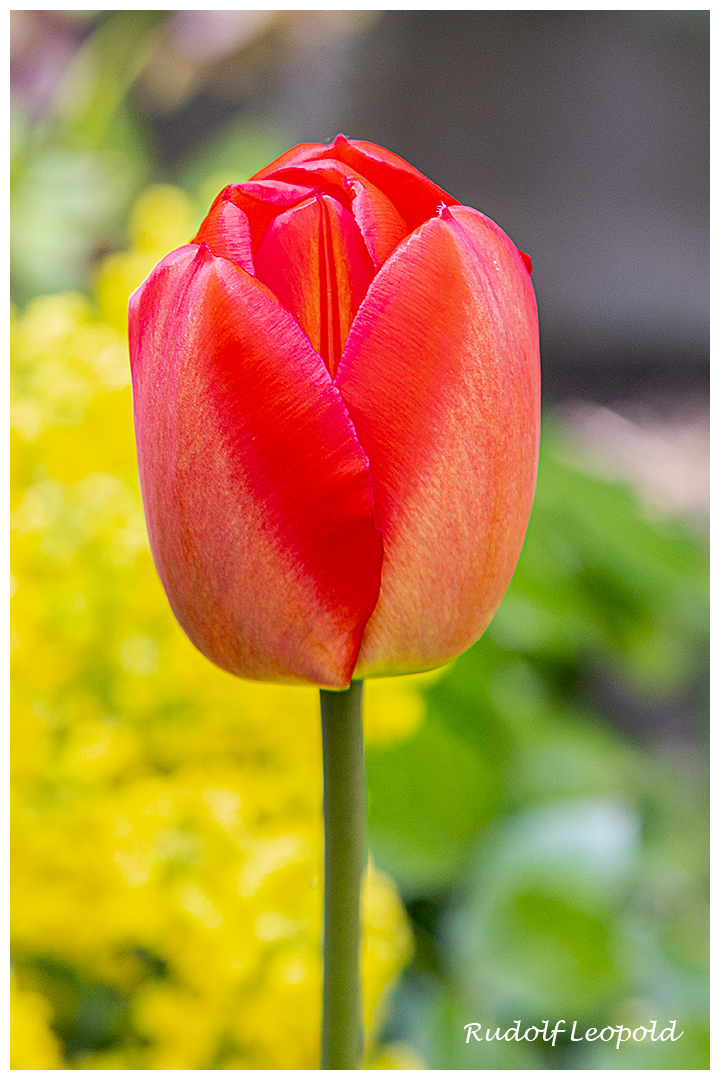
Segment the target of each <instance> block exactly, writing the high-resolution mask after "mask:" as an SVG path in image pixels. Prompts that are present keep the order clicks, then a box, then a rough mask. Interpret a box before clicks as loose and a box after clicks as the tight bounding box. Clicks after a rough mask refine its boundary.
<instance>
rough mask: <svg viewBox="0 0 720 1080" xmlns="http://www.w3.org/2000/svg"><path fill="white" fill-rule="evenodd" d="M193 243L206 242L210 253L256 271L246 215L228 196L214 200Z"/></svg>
mask: <svg viewBox="0 0 720 1080" xmlns="http://www.w3.org/2000/svg"><path fill="white" fill-rule="evenodd" d="M195 243H196V244H203V243H204V244H207V246H208V247H209V248H210V251H211V252H212V253H213V255H217V256H218V258H222V259H229V260H230V262H232V263H235V265H236V266H239V267H241V268H242V269H243V270H247V272H248V273H249V274H254V273H255V265H254V262H253V251H252V236H251V233H250V222H249V221H248V219H247V215H246V214H244V213H243V211H242V210H241V209H240V208H239V207H238V206H235V205H234V203H232V202H230V201H229V200H228V199H224V200H217V199H216V200H215V202H214V203H213V205H212V207H211V208H210V212H209V213H208V215H207V217H206V218H205V220H204V221H203V223H202V225H201V226H200V229H199V230H198V234H197V236H196V237H195Z"/></svg>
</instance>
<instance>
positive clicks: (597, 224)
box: [11, 10, 709, 1069]
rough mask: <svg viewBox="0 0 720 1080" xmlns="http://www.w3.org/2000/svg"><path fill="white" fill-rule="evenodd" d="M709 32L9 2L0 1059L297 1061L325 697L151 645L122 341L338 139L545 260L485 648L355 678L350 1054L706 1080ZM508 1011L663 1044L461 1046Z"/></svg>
mask: <svg viewBox="0 0 720 1080" xmlns="http://www.w3.org/2000/svg"><path fill="white" fill-rule="evenodd" d="M708 33H709V29H708V13H707V12H703V11H682V10H677V11H633V12H621V11H574V12H561V11H472V12H470V11H468V12H465V11H462V12H461V11H455V12H445V11H389V12H374V11H282V12H278V11H269V10H268V11H245V10H243V11H70V10H68V11H65V10H59V11H30V10H27V11H26V10H23V11H14V12H13V13H12V35H11V37H12V40H11V49H12V51H11V64H12V69H11V74H12V135H13V151H12V238H11V239H12V290H13V381H14V387H13V399H12V414H11V415H12V437H13V490H14V494H13V511H12V525H13V565H14V601H13V602H14V616H13V627H14V629H13V708H14V721H13V732H14V736H13V741H14V745H13V823H14V824H13V829H14V838H13V868H14V869H13V880H14V886H13V889H14V897H13V983H12V1000H13V1028H12V1035H13V1047H12V1052H13V1062H12V1064H13V1067H15V1068H20V1069H37V1068H51V1069H53V1068H58V1069H59V1068H80V1069H83V1068H98V1069H118V1068H132V1069H168V1068H184V1069H216V1068H217V1069H228V1068H240V1069H243V1068H282V1069H285V1068H315V1067H316V1064H317V1053H318V1050H317V1048H318V1032H319V1000H320V999H319V987H320V965H319V941H320V893H321V890H320V889H319V888H318V881H319V879H320V875H321V823H320V807H321V785H320V749H319V710H318V708H317V703H316V700H315V698H316V695H315V694H314V693H313V692H312V691H307V692H305V691H302V690H293V689H286V688H277V687H275V688H272V687H264V686H259V685H253V684H248V683H243V682H241V681H239V680H234V679H232V678H231V677H229V676H226V675H225V674H224V673H222V672H220V671H218V670H215V669H214V668H213V667H212V666H211V665H210V664H209V663H208V662H207V661H205V660H204V658H203V657H201V656H200V655H199V654H198V653H197V652H196V651H195V650H194V649H193V647H192V646H191V645H190V644H189V643H188V642H187V641H186V639H185V638H184V636H183V634H182V632H181V631H180V630H179V628H178V627H177V626H176V625H175V623H174V621H173V619H172V617H171V615H170V611H169V608H168V605H167V602H166V600H165V598H164V595H163V593H162V590H161V588H160V586H159V583H158V581H157V579H156V576H155V574H154V570H153V568H152V564H151V561H150V558H149V554H148V550H147V542H146V537H145V531H144V523H143V519H142V512H141V509H140V502H139V494H138V487H137V481H136V475H135V461H134V445H133V436H132V423H131V411H130V410H131V402H130V391H129V385H128V366H127V348H126V342H125V331H124V323H125V310H126V303H127V296H128V294H129V292H130V291H131V290H132V289H133V288H134V287H135V286H136V285H137V284H138V283H139V282H140V281H141V280H142V279H143V277H144V276H145V275H146V274H147V273H148V272H149V270H150V269H151V268H152V266H153V265H154V263H155V262H156V261H157V260H158V259H159V258H160V257H161V256H162V255H164V254H165V253H166V252H167V251H168V250H169V249H170V248H172V247H174V246H177V245H179V244H181V243H183V242H185V241H186V240H187V239H188V238H189V237H190V236H192V234H193V232H194V229H195V228H196V226H197V224H198V222H199V221H200V220H201V218H202V216H203V215H204V213H205V211H206V210H207V207H208V206H209V203H210V201H211V200H212V198H213V197H214V195H215V194H216V192H217V191H218V190H219V189H220V187H221V186H223V185H224V184H225V183H228V182H231V181H237V180H241V179H244V178H246V177H247V176H249V175H250V174H251V173H252V172H253V171H254V170H256V169H257V168H259V167H261V166H262V165H264V164H265V163H266V162H267V161H269V160H270V159H271V158H272V157H274V156H275V155H276V154H278V153H280V152H282V151H283V150H284V149H286V148H287V147H289V146H290V145H292V144H293V143H295V142H298V141H313V140H317V141H325V140H327V139H330V138H332V137H333V136H334V135H335V134H337V132H338V131H343V132H344V133H345V134H346V135H348V136H349V137H355V138H362V139H369V140H372V141H376V142H380V143H383V144H385V145H387V146H389V147H390V148H391V149H392V150H394V151H395V152H397V153H399V154H401V155H403V156H404V157H406V158H407V159H408V160H410V161H411V162H412V163H413V164H415V165H416V166H417V167H418V168H420V169H421V170H422V171H423V172H425V173H427V174H428V175H429V176H430V177H431V178H432V179H433V180H434V181H436V182H437V183H438V184H440V185H441V186H442V187H444V188H446V189H447V190H449V191H450V192H451V193H452V194H453V195H454V196H455V197H457V198H458V199H460V200H462V201H464V202H467V203H469V204H471V205H474V206H477V207H478V208H479V209H481V210H483V211H484V212H485V213H488V214H489V215H490V216H492V217H493V218H495V219H496V220H497V221H498V222H499V224H500V225H501V226H502V227H503V228H504V229H505V230H506V231H507V232H508V233H509V234H510V235H511V236H512V238H513V239H514V240H515V242H516V243H517V244H518V245H519V246H520V247H522V248H523V249H524V250H525V251H528V252H529V253H530V254H531V255H532V257H533V261H534V265H535V271H534V282H535V286H536V291H537V295H538V302H539V308H540V318H541V331H542V344H543V372H544V387H545V399H544V400H545V420H544V437H543V447H542V455H541V466H540V476H539V483H538V493H537V500H536V505H535V509H534V511H533V517H532V520H531V524H530V529H529V532H528V537H527V542H526V545H525V549H524V551H523V555H522V558H521V561H520V565H519V567H518V570H517V573H516V575H515V578H514V580H513V583H512V585H511V587H510V590H509V592H508V595H507V598H506V600H505V602H504V604H503V605H502V607H501V608H500V611H499V612H498V614H497V616H496V618H495V620H494V621H493V623H492V625H491V627H490V629H489V630H488V631H487V633H486V634H485V636H484V638H483V639H482V640H481V641H480V642H479V643H478V644H477V645H476V646H475V647H474V648H473V649H471V650H470V651H469V652H468V653H467V654H465V655H464V656H463V657H461V658H460V659H459V660H458V661H456V662H455V663H454V664H453V665H450V666H449V667H448V668H445V669H443V670H441V671H439V672H435V673H431V674H429V675H427V676H421V677H414V678H405V679H397V680H385V681H382V680H379V681H377V682H374V683H370V684H368V687H367V722H366V727H367V731H366V737H367V743H368V748H367V759H368V783H369V834H370V837H369V838H370V849H371V853H372V867H371V871H370V873H369V876H368V881H367V885H366V890H365V900H364V918H365V944H364V955H363V965H364V979H365V987H366V1027H367V1032H368V1057H367V1064H368V1065H369V1066H370V1067H373V1068H379V1069H383V1068H386V1069H394V1068H400V1069H407V1068H428V1069H439V1068H472V1069H475V1068H477V1069H487V1068H531V1069H532V1068H539V1069H544V1068H588V1069H605V1068H610V1069H613V1068H632V1069H651V1068H652V1069H656V1068H657V1069H672V1068H678V1069H694V1068H701V1069H705V1068H707V1067H708V1004H707V788H708V781H707V681H708V646H707V634H708V617H707V551H706V549H707V536H706V534H707V523H708V480H707V442H708V418H707V381H708V356H707V348H708V310H707V308H708V278H707V247H708V239H707V238H708ZM517 1018H520V1019H521V1021H522V1024H523V1025H527V1026H529V1025H531V1024H542V1022H543V1021H544V1020H545V1019H549V1020H551V1022H552V1023H554V1022H555V1021H556V1020H560V1019H563V1018H564V1019H565V1020H566V1021H572V1020H577V1021H578V1025H579V1027H582V1026H583V1025H585V1026H586V1027H590V1026H592V1027H596V1028H598V1029H600V1028H603V1027H605V1026H607V1025H617V1024H623V1025H625V1026H630V1027H633V1028H635V1027H637V1026H639V1025H646V1024H649V1023H651V1022H652V1021H653V1020H656V1021H657V1023H658V1030H660V1029H661V1028H664V1027H666V1026H667V1025H668V1024H669V1023H670V1022H671V1021H673V1020H676V1021H677V1029H676V1030H677V1031H683V1032H684V1034H683V1035H682V1037H681V1038H679V1039H677V1040H676V1041H672V1042H671V1041H665V1042H660V1041H656V1042H651V1041H650V1040H649V1039H646V1040H645V1041H644V1042H642V1043H632V1042H631V1043H630V1044H625V1045H624V1046H623V1047H622V1048H621V1049H620V1050H616V1049H615V1046H614V1043H602V1042H592V1043H587V1042H582V1043H571V1042H570V1041H568V1039H567V1037H564V1038H562V1037H561V1038H560V1039H559V1040H558V1042H557V1045H556V1046H555V1047H554V1048H553V1047H551V1046H550V1044H549V1043H541V1044H539V1045H538V1043H525V1044H518V1043H515V1042H502V1043H497V1042H491V1043H476V1042H474V1043H472V1044H471V1045H466V1044H465V1032H464V1030H463V1029H464V1025H465V1024H467V1023H470V1022H480V1023H482V1024H483V1025H484V1026H485V1025H487V1026H489V1027H491V1028H492V1029H494V1028H495V1027H496V1026H500V1027H501V1028H507V1027H510V1026H511V1025H513V1024H514V1023H515V1021H516V1019H517Z"/></svg>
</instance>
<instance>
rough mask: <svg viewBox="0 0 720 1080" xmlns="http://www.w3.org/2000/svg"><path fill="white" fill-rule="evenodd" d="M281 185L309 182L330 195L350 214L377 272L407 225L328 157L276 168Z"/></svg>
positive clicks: (364, 182)
mask: <svg viewBox="0 0 720 1080" xmlns="http://www.w3.org/2000/svg"><path fill="white" fill-rule="evenodd" d="M273 177H274V178H275V179H276V180H282V181H284V182H285V183H293V182H294V183H296V184H297V183H300V182H304V183H308V182H309V181H313V182H314V185H315V190H316V191H317V192H326V193H327V194H329V195H332V196H334V197H335V198H336V199H338V200H339V201H340V202H342V203H343V205H345V206H346V207H347V209H349V210H351V211H352V215H353V217H354V218H355V221H356V222H357V225H358V228H359V229H360V232H361V233H362V236H363V239H364V241H365V244H366V245H367V249H368V251H369V252H370V255H371V257H372V259H373V262H374V263H375V267H376V269H379V268H380V267H381V266H382V264H383V263H384V262H385V260H386V259H387V258H388V256H389V255H391V254H392V252H393V251H394V250H395V248H396V247H397V245H398V244H399V243H400V241H401V240H402V239H403V238H404V237H405V236H407V234H408V232H409V231H410V230H409V229H408V226H407V224H406V222H405V221H404V220H403V218H402V217H401V216H400V214H399V213H398V212H397V210H396V209H395V207H394V206H393V204H392V203H391V202H390V200H389V199H388V198H387V197H386V196H385V195H383V193H382V192H381V191H380V189H379V188H376V187H375V186H374V185H373V184H371V183H370V182H369V181H368V180H366V179H365V178H364V177H362V176H361V175H360V173H358V172H356V171H355V170H354V169H351V168H348V166H347V165H343V164H341V163H340V162H339V161H335V160H333V159H332V158H323V159H321V160H319V161H307V162H305V163H304V164H303V166H302V168H294V167H292V166H290V167H288V168H283V169H279V170H277V171H276V172H274V173H273Z"/></svg>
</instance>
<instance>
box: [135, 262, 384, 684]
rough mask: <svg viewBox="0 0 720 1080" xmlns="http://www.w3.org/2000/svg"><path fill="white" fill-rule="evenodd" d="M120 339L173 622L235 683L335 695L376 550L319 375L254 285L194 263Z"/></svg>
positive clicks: (363, 494)
mask: <svg viewBox="0 0 720 1080" xmlns="http://www.w3.org/2000/svg"><path fill="white" fill-rule="evenodd" d="M130 331H131V333H130V346H131V357H132V369H133V391H134V408H135V421H136V431H137V433H138V455H139V464H140V476H141V485H142V490H143V499H144V502H145V509H146V516H147V521H148V531H149V534H150V542H151V546H152V550H153V555H154V558H155V561H156V565H157V568H158V571H159V574H160V577H161V579H162V581H163V584H164V586H165V589H166V591H167V594H168V597H169V599H170V602H171V604H172V606H173V609H174V611H175V614H176V616H177V618H178V621H179V622H180V624H181V625H182V626H183V628H184V629H185V631H186V632H187V634H188V636H189V637H190V638H191V640H192V641H193V642H194V643H195V644H196V645H197V646H198V647H199V648H200V649H201V650H202V651H203V652H204V653H205V654H206V655H207V656H208V657H209V658H210V659H211V660H213V661H214V662H215V663H216V664H219V665H220V666H221V667H223V668H225V669H227V670H228V671H231V672H233V673H235V674H237V675H240V676H243V677H246V678H253V679H263V680H269V681H275V682H283V681H284V682H310V683H314V684H320V685H323V686H329V687H342V686H347V685H348V683H349V680H350V676H351V674H352V671H353V667H354V664H355V661H356V657H357V652H358V648H359V643H360V638H361V635H362V631H363V628H364V626H365V623H366V621H367V619H368V617H369V615H370V613H371V612H372V610H373V608H374V606H375V603H376V600H377V595H378V589H379V581H380V568H381V564H382V537H381V534H380V533H379V532H378V530H377V529H376V528H375V525H374V522H373V503H372V489H371V482H370V477H369V472H368V464H367V458H366V456H365V454H364V453H363V451H362V448H361V447H360V446H359V444H358V441H357V437H356V435H355V432H354V430H353V427H352V424H351V422H350V420H349V417H348V414H347V411H346V409H345V406H344V404H343V402H342V399H341V397H340V395H339V393H338V391H337V389H336V388H335V387H334V386H333V384H332V381H331V379H330V376H329V374H328V371H327V369H326V367H325V365H324V363H323V361H322V359H321V358H320V357H319V356H318V355H317V353H315V352H314V351H313V349H312V348H311V346H310V344H309V342H308V339H307V338H306V337H305V335H304V334H303V333H302V331H301V330H300V329H299V327H298V326H297V323H296V322H295V320H294V319H293V318H292V317H291V316H290V315H289V314H288V312H287V311H285V309H284V308H283V307H282V306H281V305H280V304H279V303H278V301H277V300H276V299H275V298H274V297H273V296H271V295H270V293H269V292H268V290H267V289H266V288H265V287H264V286H263V285H262V284H261V283H259V282H258V281H257V280H256V279H255V278H252V277H251V276H250V275H248V274H247V273H245V272H244V271H243V270H240V269H237V268H236V267H235V266H233V265H232V264H231V263H230V262H228V261H226V260H225V259H221V258H215V257H213V256H212V254H211V253H210V251H209V250H208V249H207V248H206V247H204V246H203V247H196V246H194V245H188V246H186V247H185V248H181V249H179V251H176V252H173V253H172V255H170V256H168V257H167V259H165V260H163V262H162V263H161V264H160V265H159V266H158V267H157V268H156V270H155V271H154V272H153V274H151V276H150V277H149V278H148V280H147V281H146V282H145V284H144V285H143V286H141V287H140V289H139V290H138V291H137V292H136V293H135V294H134V295H133V297H132V299H131V313H130Z"/></svg>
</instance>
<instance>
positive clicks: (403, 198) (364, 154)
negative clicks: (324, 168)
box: [253, 135, 457, 230]
mask: <svg viewBox="0 0 720 1080" xmlns="http://www.w3.org/2000/svg"><path fill="white" fill-rule="evenodd" d="M325 158H334V159H335V160H336V161H339V162H341V163H342V164H344V165H349V166H350V168H351V169H354V170H355V171H356V172H358V173H359V174H360V175H361V176H362V177H364V178H365V179H366V180H368V181H369V182H370V183H371V184H373V185H374V186H375V187H376V188H379V190H380V191H381V192H383V194H384V195H386V196H387V197H388V199H389V200H390V201H391V203H392V204H393V206H394V207H395V209H396V210H397V212H398V213H399V214H400V215H401V216H402V217H403V218H404V220H405V221H406V222H407V226H408V229H409V230H412V229H416V228H418V226H419V225H421V224H422V223H423V222H424V221H427V219H428V218H430V217H432V216H433V214H434V213H435V211H436V210H437V208H438V206H440V205H442V204H444V205H445V206H455V205H457V199H453V197H452V196H451V195H448V194H447V192H445V191H443V190H442V188H439V187H438V186H437V184H433V182H432V180H428V178H427V177H426V176H423V174H422V173H421V172H419V171H418V170H417V169H416V168H415V167H414V166H413V165H410V164H409V162H407V161H404V160H403V159H402V158H401V157H398V155H397V154H393V153H391V151H390V150H386V149H385V148H384V147H382V146H376V145H375V144H374V143H369V142H363V141H361V140H358V139H346V138H345V136H344V135H338V136H337V138H336V139H335V140H334V141H333V142H332V143H330V145H329V146H325V145H323V144H322V143H303V144H302V145H300V146H296V147H295V148H294V149H293V150H288V151H287V152H286V153H285V154H282V155H281V156H280V157H279V158H277V159H276V160H275V161H273V162H271V163H270V164H269V165H267V166H266V167H265V168H264V169H261V170H260V172H258V173H256V174H255V177H254V178H253V179H265V178H268V177H271V176H274V175H275V174H276V173H277V172H278V171H279V170H281V169H287V168H289V167H291V166H295V165H300V164H304V163H306V162H309V161H318V160H322V159H325Z"/></svg>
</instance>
